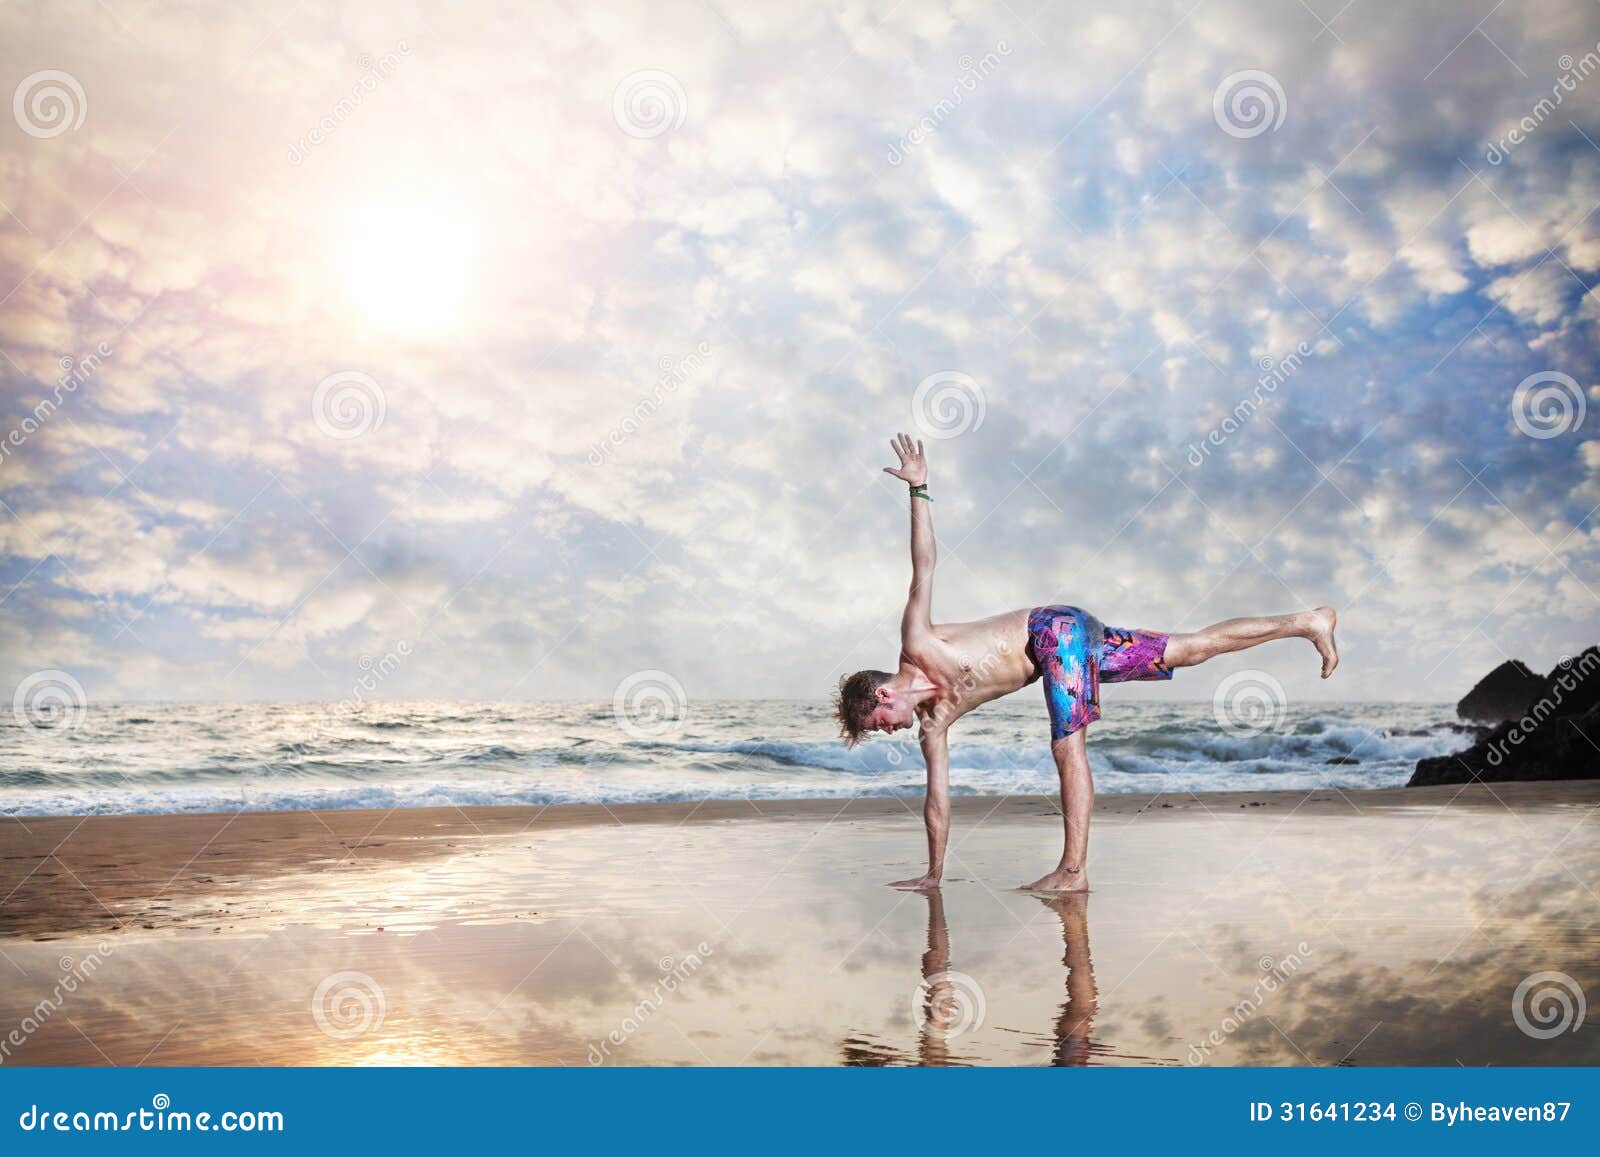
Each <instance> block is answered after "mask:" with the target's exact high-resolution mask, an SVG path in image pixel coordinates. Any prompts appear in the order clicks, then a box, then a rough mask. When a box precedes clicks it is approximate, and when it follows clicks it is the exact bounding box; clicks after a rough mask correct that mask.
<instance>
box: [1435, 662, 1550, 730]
mask: <svg viewBox="0 0 1600 1157" xmlns="http://www.w3.org/2000/svg"><path fill="white" fill-rule="evenodd" d="M1543 686H1544V680H1542V679H1540V678H1539V676H1537V675H1535V674H1534V673H1533V672H1532V671H1530V670H1529V669H1528V667H1527V665H1526V664H1525V663H1523V662H1522V661H1521V660H1519V659H1507V660H1506V661H1505V662H1504V663H1501V664H1500V665H1499V666H1498V667H1496V668H1495V669H1494V670H1493V671H1490V672H1489V673H1488V674H1487V675H1485V676H1484V677H1483V678H1482V679H1479V680H1478V685H1477V686H1476V687H1474V688H1473V689H1472V690H1471V691H1468V692H1467V693H1466V695H1464V696H1463V697H1462V699H1461V702H1460V703H1457V704H1456V714H1457V715H1459V716H1461V718H1463V719H1481V720H1483V721H1484V722H1485V723H1499V722H1500V721H1501V720H1503V719H1510V718H1512V717H1513V716H1517V715H1521V714H1522V710H1523V708H1525V707H1527V705H1528V704H1529V703H1531V702H1533V699H1534V697H1535V696H1536V695H1538V694H1539V691H1540V690H1541V689H1542V688H1543Z"/></svg>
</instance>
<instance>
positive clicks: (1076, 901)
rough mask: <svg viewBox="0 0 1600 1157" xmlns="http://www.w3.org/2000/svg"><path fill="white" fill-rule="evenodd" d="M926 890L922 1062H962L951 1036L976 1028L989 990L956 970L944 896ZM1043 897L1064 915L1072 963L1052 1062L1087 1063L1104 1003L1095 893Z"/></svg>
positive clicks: (919, 1046)
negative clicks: (1094, 955)
mask: <svg viewBox="0 0 1600 1157" xmlns="http://www.w3.org/2000/svg"><path fill="white" fill-rule="evenodd" d="M924 894H925V895H926V896H927V898H928V950H927V951H926V952H924V953H923V954H922V986H921V988H920V990H919V994H920V997H921V1001H922V1004H921V1009H922V1014H921V1016H920V1017H919V1022H920V1024H921V1027H922V1031H921V1033H920V1034H919V1035H918V1038H917V1057H918V1063H919V1064H924V1065H949V1064H960V1063H962V1062H961V1061H960V1060H959V1059H958V1058H956V1057H954V1056H953V1055H952V1054H951V1052H950V1039H951V1038H952V1037H954V1036H958V1035H960V1034H961V1033H963V1032H965V1031H966V1030H968V1029H970V1028H973V1027H976V1021H977V1020H978V1018H979V1017H980V1016H981V1015H982V1007H983V1004H984V999H983V994H982V992H981V991H979V990H978V988H977V987H976V982H975V981H974V980H973V979H972V978H971V977H968V976H963V975H962V974H960V973H955V972H951V971H950V926H949V924H948V923H947V922H946V920H945V915H944V896H943V895H942V894H941V893H940V891H939V889H938V888H932V889H929V890H928V891H927V892H925V893H924ZM1040 899H1041V900H1043V901H1044V905H1045V907H1047V908H1049V909H1050V910H1051V911H1052V912H1054V913H1055V914H1056V916H1057V917H1058V918H1059V919H1060V920H1061V942H1062V944H1063V945H1065V948H1066V951H1065V954H1064V955H1063V956H1062V957H1061V962H1062V963H1063V964H1065V965H1066V966H1067V998H1066V1000H1065V1001H1064V1002H1063V1003H1062V1005H1061V1012H1060V1014H1059V1015H1058V1016H1057V1017H1056V1023H1055V1033H1054V1036H1055V1047H1054V1049H1053V1050H1052V1052H1051V1056H1050V1063H1051V1064H1052V1065H1054V1066H1057V1067H1064V1066H1065V1067H1070V1066H1081V1065H1087V1064H1088V1063H1089V1055H1090V1052H1091V1051H1092V1049H1091V1046H1090V1044H1089V1033H1090V1030H1091V1029H1092V1027H1093V1022H1094V1014H1095V1012H1096V1010H1097V1009H1098V1007H1099V995H1098V990H1097V989H1096V987H1095V983H1094V963H1093V961H1091V960H1090V958H1089V897H1087V896H1082V895H1065V896H1051V897H1048V898H1046V897H1040Z"/></svg>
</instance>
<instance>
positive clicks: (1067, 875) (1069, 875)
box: [1019, 868, 1089, 892]
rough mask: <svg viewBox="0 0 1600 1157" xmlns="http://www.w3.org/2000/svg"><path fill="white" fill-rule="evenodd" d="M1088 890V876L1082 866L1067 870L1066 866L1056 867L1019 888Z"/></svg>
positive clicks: (1036, 890)
mask: <svg viewBox="0 0 1600 1157" xmlns="http://www.w3.org/2000/svg"><path fill="white" fill-rule="evenodd" d="M1088 890H1089V877H1088V875H1086V874H1085V873H1084V871H1083V869H1082V868H1079V869H1078V870H1077V871H1075V872H1074V871H1069V870H1068V869H1066V868H1057V869H1056V870H1055V871H1053V872H1051V873H1050V874H1049V875H1048V876H1041V877H1039V879H1037V880H1035V881H1034V882H1033V883H1031V884H1024V885H1022V887H1021V888H1020V889H1019V891H1023V892H1087V891H1088Z"/></svg>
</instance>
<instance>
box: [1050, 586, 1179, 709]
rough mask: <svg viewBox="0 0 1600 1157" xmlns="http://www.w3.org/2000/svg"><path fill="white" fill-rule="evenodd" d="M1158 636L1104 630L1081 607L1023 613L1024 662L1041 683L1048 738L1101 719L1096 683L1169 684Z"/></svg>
mask: <svg viewBox="0 0 1600 1157" xmlns="http://www.w3.org/2000/svg"><path fill="white" fill-rule="evenodd" d="M1166 650H1167V636H1166V635H1164V634H1163V633H1161V632H1160V631H1130V630H1124V629H1123V628H1121V627H1108V626H1106V625H1105V624H1103V623H1101V621H1100V620H1099V619H1097V618H1095V617H1094V616H1093V615H1091V614H1090V613H1089V612H1088V611H1086V610H1083V609H1082V608H1081V607H1034V608H1033V610H1031V611H1029V612H1028V658H1030V659H1032V660H1033V664H1034V667H1035V669H1037V670H1038V672H1039V675H1040V676H1041V677H1042V678H1043V680H1044V701H1045V703H1046V704H1047V705H1048V706H1049V708H1050V738H1051V739H1053V740H1054V739H1062V738H1065V737H1066V736H1068V735H1071V734H1072V733H1073V732H1074V731H1077V730H1079V729H1080V728H1082V727H1085V726H1087V725H1088V724H1090V723H1093V722H1094V721H1095V720H1096V719H1099V718H1100V684H1101V683H1102V682H1106V683H1129V682H1132V681H1134V680H1139V679H1170V678H1172V668H1171V667H1169V666H1167V665H1166V663H1164V662H1162V656H1164V655H1165V654H1166Z"/></svg>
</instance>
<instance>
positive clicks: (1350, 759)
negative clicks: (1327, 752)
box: [1322, 755, 1361, 764]
mask: <svg viewBox="0 0 1600 1157" xmlns="http://www.w3.org/2000/svg"><path fill="white" fill-rule="evenodd" d="M1322 762H1324V763H1338V764H1349V763H1360V762H1361V761H1360V760H1359V759H1357V758H1356V757H1355V756H1353V755H1334V756H1330V757H1329V758H1327V759H1325V760H1323V761H1322Z"/></svg>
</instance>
